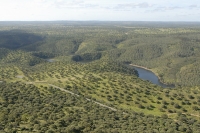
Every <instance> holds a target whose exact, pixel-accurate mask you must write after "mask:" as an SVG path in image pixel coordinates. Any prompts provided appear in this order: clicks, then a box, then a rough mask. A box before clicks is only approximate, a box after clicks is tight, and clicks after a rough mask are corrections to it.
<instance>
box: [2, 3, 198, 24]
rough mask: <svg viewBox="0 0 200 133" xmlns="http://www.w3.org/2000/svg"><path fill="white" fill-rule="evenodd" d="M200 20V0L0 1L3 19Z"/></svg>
mask: <svg viewBox="0 0 200 133" xmlns="http://www.w3.org/2000/svg"><path fill="white" fill-rule="evenodd" d="M57 20H74V21H77V20H78V21H88V20H89V21H91V20H92V21H94V20H97V21H200V0H0V21H57Z"/></svg>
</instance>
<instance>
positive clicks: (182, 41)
mask: <svg viewBox="0 0 200 133" xmlns="http://www.w3.org/2000/svg"><path fill="white" fill-rule="evenodd" d="M175 27H176V28H175ZM199 28H200V26H199V24H198V23H197V24H196V23H193V24H188V23H186V24H185V23H182V24H181V26H180V25H179V26H178V24H177V25H176V24H174V23H161V24H153V23H148V24H146V23H141V24H138V23H131V22H113V23H111V22H101V23H100V22H96V23H95V22H87V23H86V22H82V23H81V22H52V23H51V22H41V23H39V22H21V23H6V24H5V23H0V38H1V39H0V40H1V41H0V92H1V93H0V108H1V109H0V120H1V121H0V132H70V133H71V132H188V133H190V132H194V133H198V132H199V130H200V129H199V127H200V121H199V120H200V119H199V118H200V116H199V113H200V89H199V87H200V86H199V84H200V79H199V74H200V69H199V68H200V67H199V66H200V62H199V57H200V55H199V53H200V52H199V51H200V49H199V48H200V47H199V43H200V41H199V36H200V32H199ZM49 59H52V60H49ZM127 64H135V65H140V66H144V67H147V68H149V69H151V70H152V71H153V72H155V73H156V74H157V75H158V76H159V77H160V79H161V80H162V81H163V82H166V83H170V84H171V83H172V84H175V85H176V87H175V88H168V89H166V88H165V89H164V88H162V87H160V86H157V85H154V84H152V83H150V82H148V81H143V80H141V79H139V78H138V73H137V71H135V70H134V68H133V67H131V66H130V65H127Z"/></svg>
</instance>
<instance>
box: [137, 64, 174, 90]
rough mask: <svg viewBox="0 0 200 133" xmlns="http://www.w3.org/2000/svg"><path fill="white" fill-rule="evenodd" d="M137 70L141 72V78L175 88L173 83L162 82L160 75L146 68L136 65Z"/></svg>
mask: <svg viewBox="0 0 200 133" xmlns="http://www.w3.org/2000/svg"><path fill="white" fill-rule="evenodd" d="M134 68H135V70H137V71H138V74H139V78H141V79H143V80H149V81H150V82H152V83H153V84H156V85H159V86H162V87H164V88H173V87H174V86H173V85H166V84H163V83H161V82H160V80H159V79H158V77H157V76H156V75H155V74H154V73H153V72H151V71H148V70H146V69H144V68H141V67H136V66H134Z"/></svg>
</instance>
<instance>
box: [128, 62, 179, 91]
mask: <svg viewBox="0 0 200 133" xmlns="http://www.w3.org/2000/svg"><path fill="white" fill-rule="evenodd" d="M129 65H130V66H133V67H138V68H142V69H144V70H147V71H150V72H152V73H153V74H154V75H155V76H156V77H157V78H158V80H159V82H160V83H161V84H163V85H165V86H168V87H175V85H173V84H167V83H165V82H163V81H162V80H161V78H160V77H159V76H158V73H156V72H154V71H152V70H151V69H149V68H147V67H143V66H139V65H135V64H129Z"/></svg>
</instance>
